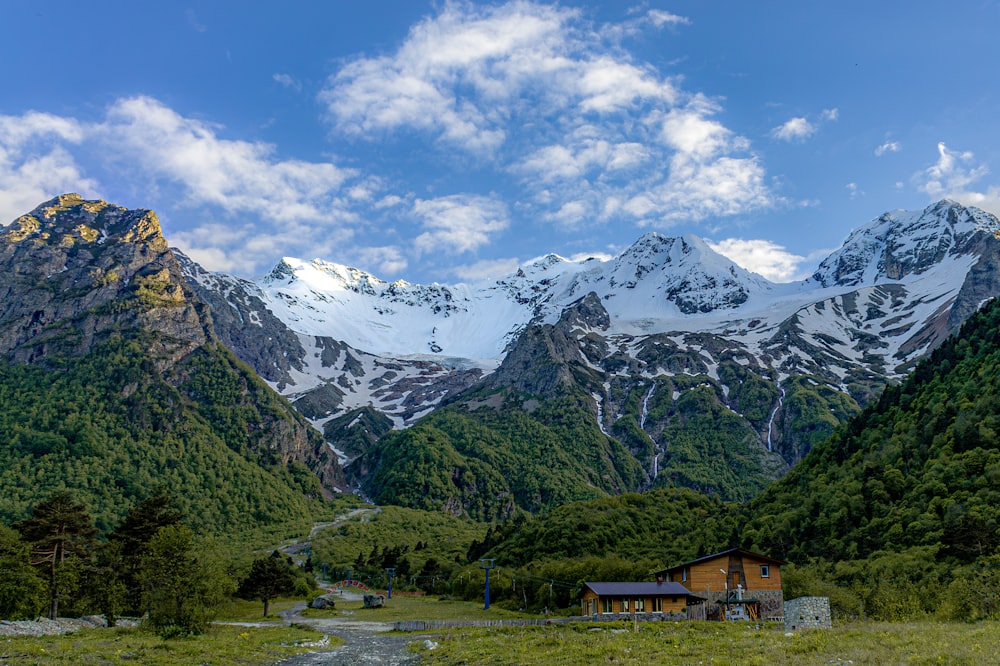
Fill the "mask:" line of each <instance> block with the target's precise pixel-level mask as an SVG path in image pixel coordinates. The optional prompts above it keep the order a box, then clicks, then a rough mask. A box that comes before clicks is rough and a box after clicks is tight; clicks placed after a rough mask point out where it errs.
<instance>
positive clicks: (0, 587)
mask: <svg viewBox="0 0 1000 666" xmlns="http://www.w3.org/2000/svg"><path fill="white" fill-rule="evenodd" d="M30 560H31V550H30V548H29V547H28V544H26V543H24V542H23V541H22V540H21V535H20V534H18V533H17V532H16V531H14V530H12V529H10V528H9V527H6V526H4V525H0V619H4V620H21V619H28V618H32V617H35V616H37V615H38V613H39V611H41V610H42V608H44V607H45V598H46V594H45V592H46V590H45V579H44V578H42V577H41V576H40V575H39V574H38V572H37V571H36V570H35V568H34V567H32V566H31V564H30Z"/></svg>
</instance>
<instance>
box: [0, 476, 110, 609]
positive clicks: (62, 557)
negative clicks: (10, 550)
mask: <svg viewBox="0 0 1000 666" xmlns="http://www.w3.org/2000/svg"><path fill="white" fill-rule="evenodd" d="M14 529H16V530H17V531H18V532H20V533H21V536H22V537H23V538H24V539H25V540H26V541H28V542H29V543H30V544H31V558H32V559H31V563H32V564H33V565H35V566H38V567H39V568H41V569H43V570H44V571H45V572H46V575H47V576H48V579H49V618H50V619H55V618H56V616H57V614H58V613H59V601H60V599H61V598H63V597H67V596H69V595H70V594H72V593H73V592H75V591H76V588H77V586H78V573H79V563H80V559H81V558H82V557H83V556H84V555H86V554H87V553H89V552H90V551H91V550H92V548H93V546H94V537H95V536H96V534H97V530H96V529H95V528H94V521H93V519H92V518H91V516H90V513H88V512H87V509H86V507H84V506H83V505H82V504H79V503H78V502H76V501H75V500H74V499H73V496H72V495H71V494H70V493H69V492H67V491H59V492H55V493H53V494H52V495H50V496H49V497H48V498H46V499H45V500H43V501H41V502H39V503H38V504H37V505H35V507H34V509H33V510H32V516H31V517H30V518H25V519H24V520H21V521H19V522H17V523H15V524H14Z"/></svg>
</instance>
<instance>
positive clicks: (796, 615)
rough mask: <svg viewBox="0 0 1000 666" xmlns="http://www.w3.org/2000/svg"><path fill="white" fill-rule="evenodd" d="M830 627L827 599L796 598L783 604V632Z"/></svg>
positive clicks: (828, 601)
mask: <svg viewBox="0 0 1000 666" xmlns="http://www.w3.org/2000/svg"><path fill="white" fill-rule="evenodd" d="M831 626H832V623H831V622H830V598H829V597H798V598H796V599H792V600H791V601H786V602H785V631H798V630H799V629H829V628H830V627H831Z"/></svg>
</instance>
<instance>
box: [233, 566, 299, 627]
mask: <svg viewBox="0 0 1000 666" xmlns="http://www.w3.org/2000/svg"><path fill="white" fill-rule="evenodd" d="M294 589H295V574H294V573H293V571H292V567H291V565H290V564H289V563H288V561H287V560H285V559H284V558H282V557H281V553H279V552H278V551H274V552H273V553H271V555H270V556H269V557H261V558H258V559H256V560H254V561H253V564H252V565H251V566H250V573H249V574H247V577H246V578H244V579H243V581H242V582H241V583H240V587H239V589H238V590H237V591H236V596H238V597H239V598H240V599H246V600H247V601H252V600H255V599H256V600H258V601H263V602H264V617H267V611H268V607H269V604H270V602H271V599H274V598H276V597H278V596H280V595H282V594H291V593H292V591H293V590H294Z"/></svg>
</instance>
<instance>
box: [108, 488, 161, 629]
mask: <svg viewBox="0 0 1000 666" xmlns="http://www.w3.org/2000/svg"><path fill="white" fill-rule="evenodd" d="M180 524H181V512H180V510H178V508H177V505H176V502H175V501H174V498H173V497H171V496H170V495H168V494H166V492H165V491H164V490H163V489H162V488H158V489H157V490H156V491H155V492H154V493H153V495H151V496H150V497H147V498H146V499H144V500H143V501H142V502H140V503H139V504H138V505H137V506H134V507H132V508H131V509H130V510H129V512H128V514H126V516H125V518H124V519H122V522H121V524H120V525H118V527H116V528H115V530H114V531H113V532H111V534H109V535H108V546H107V547H105V548H104V549H102V555H103V556H104V558H103V559H105V560H106V559H111V560H117V562H118V563H119V564H120V566H119V567H118V568H117V569H115V568H114V567H110V568H109V570H108V572H107V573H108V574H109V575H111V576H116V577H117V578H118V579H119V581H120V584H121V585H122V586H123V587H124V589H125V598H124V604H125V608H126V610H127V612H129V613H131V614H134V615H141V614H142V613H143V612H144V609H143V608H142V586H141V584H140V582H139V570H140V567H141V563H142V558H143V556H144V555H145V554H146V551H147V550H148V547H149V542H150V541H151V540H152V539H153V537H154V536H155V535H156V533H157V532H158V531H159V530H160V529H161V528H163V527H167V526H170V525H180ZM114 544H117V548H114V549H112V546H113V545H114ZM99 559H101V558H99Z"/></svg>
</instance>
